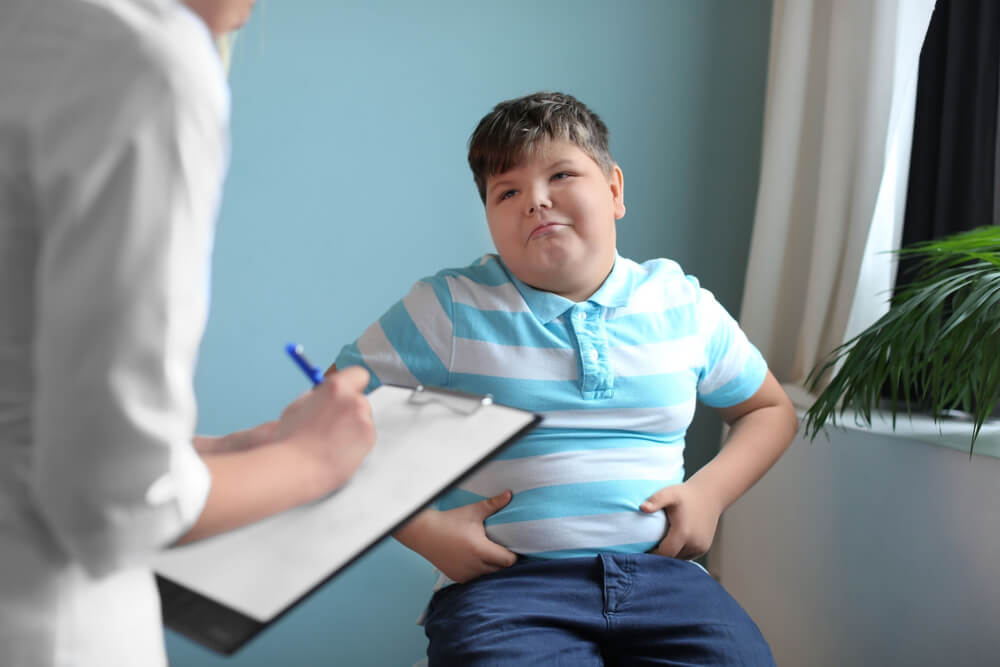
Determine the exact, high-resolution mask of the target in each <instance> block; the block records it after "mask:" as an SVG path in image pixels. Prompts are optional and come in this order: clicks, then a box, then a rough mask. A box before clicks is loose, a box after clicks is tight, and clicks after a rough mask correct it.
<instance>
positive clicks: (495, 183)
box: [486, 179, 513, 192]
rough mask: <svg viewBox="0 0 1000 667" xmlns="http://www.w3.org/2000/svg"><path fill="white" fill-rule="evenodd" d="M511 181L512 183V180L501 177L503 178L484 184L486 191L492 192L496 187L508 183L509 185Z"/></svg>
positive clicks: (505, 185) (504, 185)
mask: <svg viewBox="0 0 1000 667" xmlns="http://www.w3.org/2000/svg"><path fill="white" fill-rule="evenodd" d="M512 183H513V181H511V180H510V179H503V180H499V181H493V182H492V183H488V184H487V185H486V191H487V192H493V191H494V190H496V189H497V188H501V187H507V186H508V185H511V184H512Z"/></svg>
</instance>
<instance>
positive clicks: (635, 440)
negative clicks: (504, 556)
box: [441, 429, 684, 558]
mask: <svg viewBox="0 0 1000 667" xmlns="http://www.w3.org/2000/svg"><path fill="white" fill-rule="evenodd" d="M683 442H684V441H683V439H682V438H676V439H674V440H666V439H661V438H658V437H656V436H652V435H649V434H646V435H642V434H635V433H631V432H622V431H617V432H615V431H589V432H588V431H583V430H566V429H537V430H536V431H533V432H532V433H529V434H528V435H527V436H525V437H524V438H523V439H522V440H519V441H518V442H516V443H514V444H513V445H511V447H509V448H508V449H507V450H505V451H504V452H503V453H502V454H501V455H500V456H499V457H497V458H496V459H493V460H492V461H490V462H489V463H487V464H486V465H485V466H483V467H482V468H481V469H480V470H479V471H477V472H476V473H474V474H473V475H472V476H470V477H469V478H467V479H465V480H464V481H463V482H462V483H461V484H460V485H459V488H458V489H457V490H456V491H453V492H451V493H449V494H446V496H445V497H444V498H442V501H441V509H444V510H447V509H451V508H454V507H459V506H461V505H466V504H468V503H472V502H476V501H477V500H480V499H482V498H489V497H491V496H495V495H497V494H499V493H502V492H503V491H504V490H506V489H510V490H511V491H513V492H514V496H513V498H512V499H511V501H510V503H509V504H508V505H507V506H506V507H504V508H503V509H502V510H500V511H499V512H497V513H495V514H493V515H492V516H490V517H488V518H487V519H486V521H485V525H486V534H487V536H488V537H489V538H490V539H491V540H493V541H494V542H496V543H497V544H500V545H502V546H504V547H506V548H508V549H510V550H511V551H513V552H515V553H517V554H520V555H523V556H527V557H531V558H570V557H575V556H585V555H591V554H596V553H598V552H601V551H614V552H627V553H640V552H644V551H649V550H650V549H652V548H653V547H655V546H656V545H657V544H659V542H660V540H662V539H663V536H664V535H665V534H666V528H667V520H666V515H665V514H664V513H663V512H654V513H652V514H647V513H645V512H643V511H642V510H640V509H639V506H640V505H641V504H642V503H643V502H645V500H646V499H647V498H649V497H650V496H651V495H653V494H654V493H656V492H657V491H659V490H660V489H662V488H664V487H667V486H670V485H672V484H677V483H679V482H681V481H683V479H684V456H683V452H684V444H683Z"/></svg>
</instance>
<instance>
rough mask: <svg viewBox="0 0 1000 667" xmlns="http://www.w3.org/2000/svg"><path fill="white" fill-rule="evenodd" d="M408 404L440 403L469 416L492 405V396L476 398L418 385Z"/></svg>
mask: <svg viewBox="0 0 1000 667" xmlns="http://www.w3.org/2000/svg"><path fill="white" fill-rule="evenodd" d="M408 402H409V403H414V404H416V405H426V404H427V403H441V404H442V405H445V406H447V407H449V408H451V409H452V410H453V411H455V412H458V413H459V414H463V415H471V414H473V413H474V412H475V411H476V410H478V409H479V408H481V407H484V406H487V405H493V396H491V395H490V394H486V395H485V396H478V395H476V394H467V393H465V392H461V391H455V390H453V389H442V388H441V387H425V386H424V385H422V384H418V385H417V386H416V387H414V388H413V391H412V392H411V393H410V398H409V399H408Z"/></svg>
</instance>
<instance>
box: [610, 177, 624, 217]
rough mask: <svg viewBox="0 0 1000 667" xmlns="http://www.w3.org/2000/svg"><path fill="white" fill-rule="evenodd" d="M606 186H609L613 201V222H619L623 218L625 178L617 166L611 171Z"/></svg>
mask: <svg viewBox="0 0 1000 667" xmlns="http://www.w3.org/2000/svg"><path fill="white" fill-rule="evenodd" d="M608 185H610V186H611V196H612V198H613V200H614V205H615V220H621V219H622V218H624V217H625V176H624V174H622V168H621V167H619V166H618V165H617V164H616V165H615V167H614V169H612V170H611V175H610V176H609V177H608Z"/></svg>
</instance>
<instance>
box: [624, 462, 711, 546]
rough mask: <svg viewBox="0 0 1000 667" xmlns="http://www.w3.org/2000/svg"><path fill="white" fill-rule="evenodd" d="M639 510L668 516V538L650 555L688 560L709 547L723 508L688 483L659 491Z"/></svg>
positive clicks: (707, 494)
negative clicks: (660, 512) (662, 513)
mask: <svg viewBox="0 0 1000 667" xmlns="http://www.w3.org/2000/svg"><path fill="white" fill-rule="evenodd" d="M639 509H641V510H642V511H643V512H647V513H649V514H652V513H653V512H658V511H660V510H661V509H662V510H663V511H664V512H666V514H667V526H668V528H667V535H666V537H664V538H663V540H662V541H661V542H660V543H659V544H658V545H657V546H656V548H655V549H653V551H652V553H655V554H660V555H661V556H670V557H672V558H683V559H685V560H689V559H691V558H697V557H698V556H701V555H702V554H704V553H705V552H707V551H708V549H709V547H711V546H712V540H713V539H715V529H716V526H718V524H719V515H721V514H722V509H723V508H722V507H719V505H718V503H717V502H716V501H715V499H714V497H713V494H710V493H706V492H704V491H703V490H702V489H700V488H699V487H697V486H692V485H691V484H690V480H689V481H688V482H684V483H683V484H676V485H674V486H668V487H666V488H665V489H660V490H659V491H657V492H656V493H654V494H653V495H652V496H650V497H649V498H648V499H647V500H646V502H644V503H643V504H642V505H640V506H639Z"/></svg>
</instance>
